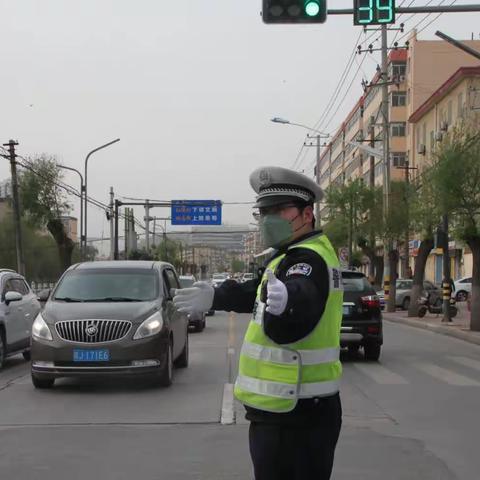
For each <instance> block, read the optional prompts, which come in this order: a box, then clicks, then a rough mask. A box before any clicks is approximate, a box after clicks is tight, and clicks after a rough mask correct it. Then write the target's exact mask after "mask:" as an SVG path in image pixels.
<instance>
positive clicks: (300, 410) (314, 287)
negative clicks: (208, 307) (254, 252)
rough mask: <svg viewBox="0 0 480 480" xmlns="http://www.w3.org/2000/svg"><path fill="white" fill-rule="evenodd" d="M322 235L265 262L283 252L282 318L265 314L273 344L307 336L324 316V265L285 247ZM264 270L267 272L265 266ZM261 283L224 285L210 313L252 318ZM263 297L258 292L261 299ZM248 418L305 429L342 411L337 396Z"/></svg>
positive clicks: (251, 410) (302, 250)
mask: <svg viewBox="0 0 480 480" xmlns="http://www.w3.org/2000/svg"><path fill="white" fill-rule="evenodd" d="M316 235H321V232H319V231H313V232H311V233H308V234H306V235H304V236H302V237H301V238H298V239H296V240H295V241H294V242H292V243H291V244H289V245H286V246H285V247H283V248H282V249H280V250H278V251H277V252H276V253H275V254H274V255H273V256H272V257H271V258H270V259H269V260H268V261H267V264H268V263H269V262H270V261H271V260H272V259H274V258H275V257H277V256H279V255H282V254H283V253H286V255H285V257H284V258H283V259H282V260H281V262H280V263H279V265H278V266H277V268H276V270H275V275H276V276H277V278H278V279H279V280H281V281H282V282H283V283H284V284H285V285H286V287H287V291H288V303H287V307H286V309H285V311H284V313H283V314H282V315H279V316H277V315H272V314H270V313H268V312H265V315H264V330H265V334H266V335H267V336H268V337H270V338H271V339H272V340H273V341H274V342H275V343H278V344H287V343H293V342H296V341H297V340H300V339H302V338H303V337H305V336H306V335H308V334H309V333H310V332H311V331H313V329H314V328H315V327H316V325H317V323H318V322H319V321H320V318H321V317H322V315H323V312H324V310H325V305H326V302H327V298H328V293H329V274H328V268H327V265H326V263H325V261H324V260H323V259H322V258H321V257H320V256H319V255H317V254H316V253H315V252H313V251H312V250H310V249H307V248H302V247H298V248H294V249H290V250H288V249H287V248H288V247H289V246H291V245H292V244H295V243H299V242H302V241H303V240H306V239H307V238H310V237H313V236H316ZM267 264H266V265H265V267H266V266H267ZM260 280H261V279H260V278H257V279H254V280H250V281H248V282H245V283H237V282H235V281H233V280H226V281H225V282H223V283H222V285H221V286H220V287H218V288H216V289H215V297H214V301H213V308H214V309H215V310H226V311H234V312H238V313H251V312H252V310H253V306H254V303H255V299H256V296H257V288H258V285H259V282H260ZM264 296H266V292H262V300H264V298H263V297H264ZM245 408H246V410H247V416H246V417H247V419H248V420H251V421H254V422H268V423H286V424H290V425H299V426H303V425H305V426H307V425H311V424H312V423H315V424H318V423H322V424H324V423H325V420H326V419H327V418H328V417H329V414H330V413H331V412H332V410H331V409H338V408H340V400H339V396H338V394H337V395H333V396H331V397H324V398H313V399H301V400H299V401H298V403H297V406H296V407H295V409H294V410H292V411H291V412H288V413H270V412H265V411H262V410H257V409H254V408H251V407H245Z"/></svg>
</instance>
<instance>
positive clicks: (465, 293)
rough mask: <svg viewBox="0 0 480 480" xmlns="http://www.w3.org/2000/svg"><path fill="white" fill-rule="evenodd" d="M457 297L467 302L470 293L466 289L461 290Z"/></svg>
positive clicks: (458, 300) (460, 300)
mask: <svg viewBox="0 0 480 480" xmlns="http://www.w3.org/2000/svg"><path fill="white" fill-rule="evenodd" d="M455 298H456V299H457V302H465V301H466V300H467V298H468V293H467V292H465V291H464V290H460V291H459V292H457V294H456V295H455Z"/></svg>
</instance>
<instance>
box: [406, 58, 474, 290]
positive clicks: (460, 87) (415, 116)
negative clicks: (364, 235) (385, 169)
mask: <svg viewBox="0 0 480 480" xmlns="http://www.w3.org/2000/svg"><path fill="white" fill-rule="evenodd" d="M479 111H480V67H460V68H459V69H458V70H457V71H456V72H455V73H454V74H453V75H451V76H450V77H449V78H448V79H447V80H446V81H445V82H444V83H443V84H442V85H441V86H440V87H439V88H438V89H437V90H435V92H433V94H432V95H431V96H430V97H429V98H428V99H427V100H426V101H425V102H424V103H423V104H422V105H420V106H419V107H418V108H417V110H415V111H414V112H413V113H412V115H411V116H410V118H409V122H410V124H411V126H412V129H411V130H412V145H413V147H412V150H411V152H412V153H411V158H412V163H414V164H415V165H416V166H417V167H418V170H417V171H418V172H421V171H422V170H423V169H424V168H425V167H426V166H428V165H429V164H430V162H431V161H432V160H433V156H434V155H435V150H436V147H437V145H439V144H440V143H441V142H442V141H443V140H444V138H445V135H446V133H447V132H448V131H449V130H451V129H452V127H454V126H455V125H456V124H457V125H458V124H461V123H462V122H468V121H471V120H472V119H474V118H477V119H478V116H479ZM442 253H443V252H442V251H441V249H438V250H436V251H435V252H433V254H432V255H430V258H429V259H428V262H427V267H426V271H427V275H428V276H429V277H430V278H433V279H434V280H435V281H436V282H440V281H441V280H442V276H443V255H442ZM449 253H450V258H451V262H452V264H451V272H452V275H453V276H454V277H461V276H464V275H469V274H470V272H471V271H472V254H471V251H470V250H469V248H468V246H466V245H461V244H458V243H456V242H454V241H452V242H450V251H449Z"/></svg>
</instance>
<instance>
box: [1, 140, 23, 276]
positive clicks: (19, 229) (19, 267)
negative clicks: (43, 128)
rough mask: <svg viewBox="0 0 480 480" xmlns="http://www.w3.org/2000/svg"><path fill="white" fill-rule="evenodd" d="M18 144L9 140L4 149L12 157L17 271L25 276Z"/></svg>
mask: <svg viewBox="0 0 480 480" xmlns="http://www.w3.org/2000/svg"><path fill="white" fill-rule="evenodd" d="M16 145H18V142H15V141H14V140H9V141H8V143H4V144H3V146H4V147H8V151H9V154H10V155H9V156H10V171H11V174H12V207H13V220H14V223H15V246H16V252H17V271H18V273H19V274H20V275H25V263H24V260H23V243H22V225H21V223H20V202H19V200H18V181H17V163H16V162H15V158H16V154H15V146H16Z"/></svg>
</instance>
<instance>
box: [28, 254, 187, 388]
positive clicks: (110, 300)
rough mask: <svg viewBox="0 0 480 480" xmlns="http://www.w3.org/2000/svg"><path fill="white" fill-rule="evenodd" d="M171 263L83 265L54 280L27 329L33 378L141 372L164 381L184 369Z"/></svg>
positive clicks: (182, 318)
mask: <svg viewBox="0 0 480 480" xmlns="http://www.w3.org/2000/svg"><path fill="white" fill-rule="evenodd" d="M173 288H180V284H179V282H178V277H177V274H176V272H175V269H174V267H173V266H172V265H170V264H169V263H165V262H153V261H132V260H130V261H105V262H86V263H80V264H76V265H73V266H71V267H70V268H69V269H68V270H67V271H66V272H65V273H64V274H63V275H62V277H61V278H60V280H59V282H58V283H57V285H56V286H55V288H54V290H53V291H52V293H51V295H50V298H49V299H48V301H47V303H46V304H45V308H44V309H43V310H42V311H41V312H40V313H39V314H38V315H37V317H36V319H35V322H34V323H33V326H32V339H31V341H32V367H31V369H32V370H31V373H32V382H33V385H34V386H35V387H36V388H51V387H52V386H53V385H54V382H55V379H57V378H60V377H99V376H139V375H145V376H149V377H150V378H152V379H154V380H155V382H156V383H158V384H159V385H163V386H169V385H170V384H171V383H172V378H173V365H174V364H175V365H176V366H178V367H186V366H188V320H187V316H186V315H185V314H183V313H180V312H178V311H177V309H176V308H175V306H174V304H173V301H172V296H171V289H173Z"/></svg>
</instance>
